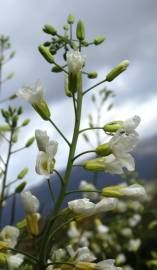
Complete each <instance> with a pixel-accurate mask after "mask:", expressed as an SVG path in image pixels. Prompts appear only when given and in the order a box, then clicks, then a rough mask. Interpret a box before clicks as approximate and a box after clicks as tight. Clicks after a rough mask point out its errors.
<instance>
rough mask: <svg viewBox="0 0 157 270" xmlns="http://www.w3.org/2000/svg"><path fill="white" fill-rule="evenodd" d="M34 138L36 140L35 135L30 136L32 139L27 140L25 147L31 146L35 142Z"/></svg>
mask: <svg viewBox="0 0 157 270" xmlns="http://www.w3.org/2000/svg"><path fill="white" fill-rule="evenodd" d="M34 140H35V138H34V137H32V138H30V139H29V140H28V141H27V142H26V144H25V147H29V146H31V145H32V144H33V142H34Z"/></svg>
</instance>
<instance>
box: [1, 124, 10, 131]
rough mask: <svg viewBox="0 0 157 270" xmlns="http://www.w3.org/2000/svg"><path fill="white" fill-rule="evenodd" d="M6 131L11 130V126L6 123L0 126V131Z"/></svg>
mask: <svg viewBox="0 0 157 270" xmlns="http://www.w3.org/2000/svg"><path fill="white" fill-rule="evenodd" d="M7 131H11V128H10V126H9V125H8V124H6V125H3V126H0V132H7Z"/></svg>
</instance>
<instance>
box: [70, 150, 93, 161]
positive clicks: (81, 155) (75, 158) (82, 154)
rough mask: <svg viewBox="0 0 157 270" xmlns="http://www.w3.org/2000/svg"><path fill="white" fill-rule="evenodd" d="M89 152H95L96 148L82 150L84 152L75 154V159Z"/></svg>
mask: <svg viewBox="0 0 157 270" xmlns="http://www.w3.org/2000/svg"><path fill="white" fill-rule="evenodd" d="M88 153H95V150H88V151H85V152H82V153H80V154H78V155H77V156H75V157H74V158H73V161H74V160H75V159H77V158H79V157H80V156H82V155H85V154H88Z"/></svg>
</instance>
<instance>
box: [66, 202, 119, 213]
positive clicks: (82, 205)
mask: <svg viewBox="0 0 157 270" xmlns="http://www.w3.org/2000/svg"><path fill="white" fill-rule="evenodd" d="M116 205H117V199H115V198H104V199H102V200H101V201H100V202H98V203H97V204H95V203H92V202H90V201H89V199H78V200H74V201H70V202H68V207H69V208H70V209H71V210H72V211H73V212H74V213H76V214H80V215H83V216H91V215H94V214H97V213H100V212H107V211H110V210H112V209H114V208H115V207H116Z"/></svg>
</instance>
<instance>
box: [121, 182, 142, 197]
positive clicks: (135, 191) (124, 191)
mask: <svg viewBox="0 0 157 270" xmlns="http://www.w3.org/2000/svg"><path fill="white" fill-rule="evenodd" d="M120 193H121V195H122V196H126V197H130V198H137V199H138V200H139V199H146V198H147V194H146V191H145V189H144V187H143V186H141V185H139V184H133V185H131V186H127V187H124V188H121V190H120Z"/></svg>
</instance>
